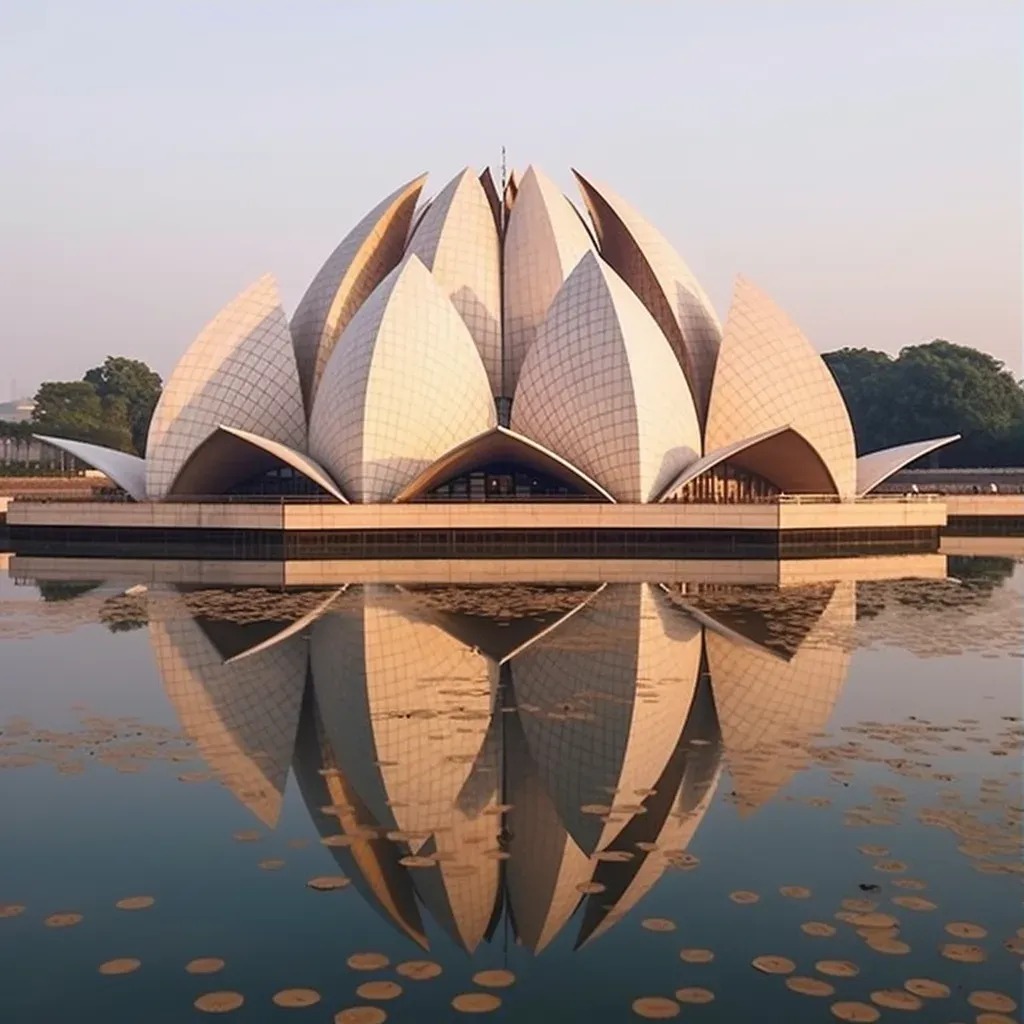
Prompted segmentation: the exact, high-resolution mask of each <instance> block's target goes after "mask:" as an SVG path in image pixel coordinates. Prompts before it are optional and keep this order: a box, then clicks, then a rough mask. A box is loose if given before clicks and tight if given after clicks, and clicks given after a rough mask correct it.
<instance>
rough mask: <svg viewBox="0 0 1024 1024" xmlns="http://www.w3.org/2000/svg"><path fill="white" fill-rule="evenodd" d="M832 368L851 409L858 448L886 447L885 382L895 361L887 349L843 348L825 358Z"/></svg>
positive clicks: (867, 449) (859, 450)
mask: <svg viewBox="0 0 1024 1024" xmlns="http://www.w3.org/2000/svg"><path fill="white" fill-rule="evenodd" d="M822 358H823V359H824V360H825V364H826V365H827V366H828V368H829V369H830V370H831V371H832V376H833V377H835V379H836V383H837V384H838V385H839V390H840V391H841V392H842V393H843V400H844V401H845V402H846V408H847V409H848V410H849V412H850V419H851V421H852V422H853V432H854V434H855V435H856V437H857V451H858V452H860V453H861V454H863V453H864V452H870V451H874V450H875V449H876V448H883V447H885V442H884V441H880V440H879V438H882V437H884V436H885V435H886V432H887V431H886V426H887V419H888V410H887V409H886V406H885V382H886V380H887V375H888V373H889V372H890V370H891V369H892V366H893V360H892V359H891V358H890V357H889V356H888V355H886V354H885V353H884V352H876V351H874V350H873V349H869V348H841V349H838V350H837V351H835V352H826V353H825V355H824V356H823V357H822Z"/></svg>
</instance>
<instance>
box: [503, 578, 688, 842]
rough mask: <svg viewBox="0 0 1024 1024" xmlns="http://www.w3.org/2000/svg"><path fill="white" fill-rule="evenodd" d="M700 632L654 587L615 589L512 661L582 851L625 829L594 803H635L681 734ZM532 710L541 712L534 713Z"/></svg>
mask: <svg viewBox="0 0 1024 1024" xmlns="http://www.w3.org/2000/svg"><path fill="white" fill-rule="evenodd" d="M700 654H701V631H700V627H699V626H697V624H696V623H695V622H694V621H693V620H692V619H690V618H689V617H687V616H685V615H683V614H681V613H680V612H678V611H676V610H674V609H673V608H672V607H671V606H670V605H669V603H668V601H667V599H666V597H665V596H664V595H663V594H662V593H660V591H655V590H654V589H653V588H652V587H651V586H650V585H649V584H639V585H627V584H621V585H610V586H608V587H606V588H605V589H604V590H603V591H602V592H601V593H600V594H598V595H597V596H596V597H595V598H593V599H592V600H591V601H590V602H589V603H588V604H587V605H586V606H585V607H584V608H583V609H581V610H580V611H579V612H578V613H577V614H576V615H574V616H573V617H572V618H571V619H570V620H569V621H568V622H566V623H565V624H564V625H563V626H561V627H560V628H559V629H557V630H554V631H552V632H551V633H550V634H548V635H547V636H546V637H545V638H544V639H542V640H541V641H539V642H537V643H535V644H533V645H532V646H531V647H530V648H529V649H528V650H526V651H525V652H524V653H523V654H522V655H520V656H519V657H517V658H516V660H515V662H514V664H513V669H512V671H513V682H514V687H515V694H516V700H517V703H518V704H519V706H520V709H521V710H520V715H521V717H522V721H523V730H524V733H525V735H526V740H527V744H528V746H529V748H530V752H531V756H532V757H533V759H534V760H535V761H536V763H537V766H538V770H539V772H540V774H541V777H542V778H543V779H544V782H545V785H546V786H547V789H548V793H549V794H550V796H551V799H552V801H553V802H554V804H555V806H556V807H557V808H558V811H559V814H560V815H561V817H562V820H563V822H564V823H565V827H566V828H567V829H568V831H569V833H570V834H571V835H572V837H573V839H574V840H575V841H576V843H577V844H578V845H579V846H580V848H581V849H582V850H583V851H584V852H585V853H588V854H589V853H593V852H594V851H596V850H600V849H602V848H604V847H605V846H606V845H607V844H608V843H609V842H610V841H611V840H612V839H613V838H614V836H615V834H616V833H617V832H618V831H619V829H620V828H621V827H622V821H621V819H620V816H619V815H615V816H613V817H614V818H615V819H617V820H612V821H610V822H607V823H602V822H601V821H600V819H599V817H598V816H596V815H593V814H584V813H583V812H582V810H581V808H582V807H583V806H585V805H588V804H598V805H601V804H612V803H619V804H626V805H629V804H634V803H638V802H639V801H640V799H641V797H640V796H639V795H638V793H639V792H641V791H644V790H647V789H649V788H650V787H651V786H653V785H654V782H655V781H656V780H657V778H658V777H659V776H660V775H661V773H662V771H663V769H664V767H665V764H666V762H667V761H668V759H669V757H670V756H671V754H672V751H673V749H674V748H675V745H676V741H677V740H678V738H679V734H680V732H681V731H682V726H683V722H684V720H685V718H686V714H687V711H688V709H689V707H690V702H691V700H692V698H693V693H694V687H695V686H696V681H697V672H698V669H699V665H700ZM532 708H536V710H535V711H534V710H531V709H532Z"/></svg>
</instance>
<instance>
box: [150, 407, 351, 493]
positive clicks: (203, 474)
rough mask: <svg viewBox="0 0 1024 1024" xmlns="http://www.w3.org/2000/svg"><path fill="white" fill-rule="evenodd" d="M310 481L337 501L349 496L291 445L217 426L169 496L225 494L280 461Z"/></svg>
mask: <svg viewBox="0 0 1024 1024" xmlns="http://www.w3.org/2000/svg"><path fill="white" fill-rule="evenodd" d="M282 463H283V464H284V465H286V466H291V468H292V469H294V470H295V471H296V472H298V473H301V474H302V475H303V476H304V477H307V478H308V479H310V480H312V481H313V483H315V484H317V485H318V486H320V487H322V488H323V489H324V490H325V491H326V492H327V493H328V494H330V495H332V496H333V497H335V498H337V499H338V501H344V502H345V503H346V504H347V503H348V499H347V498H346V497H345V495H344V494H342V493H341V491H340V490H339V488H338V485H337V484H336V483H335V482H334V481H333V480H332V479H331V477H330V474H329V473H328V472H327V471H326V470H325V469H324V468H323V467H322V466H321V465H320V464H319V463H317V462H316V461H315V460H314V459H311V458H310V457H309V456H308V455H304V454H303V453H302V452H297V451H296V450H295V449H294V448H289V447H288V446H287V445H284V444H281V443H280V442H278V441H271V440H270V439H269V438H266V437H259V436H258V435H257V434H250V433H249V432H248V431H245V430H236V429H235V428H234V427H224V426H220V427H218V428H217V429H216V430H215V431H214V432H213V433H212V434H211V435H210V436H209V437H208V438H207V439H206V440H205V441H204V442H203V443H202V444H201V445H200V446H199V447H198V448H197V449H196V450H195V451H194V452H193V453H192V454H191V456H189V459H188V461H187V462H186V463H185V465H184V466H182V467H181V470H180V471H179V473H178V475H177V476H176V477H175V478H174V483H173V484H171V488H170V490H169V491H168V494H169V495H174V496H175V497H180V496H182V495H188V494H224V493H226V492H228V491H229V490H231V488H232V487H234V485H235V484H237V483H241V482H242V481H243V480H248V479H250V478H251V477H253V476H256V475H257V474H258V473H265V472H266V471H267V470H269V469H273V468H274V467H275V466H279V465H281V464H282Z"/></svg>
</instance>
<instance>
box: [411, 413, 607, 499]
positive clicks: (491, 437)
mask: <svg viewBox="0 0 1024 1024" xmlns="http://www.w3.org/2000/svg"><path fill="white" fill-rule="evenodd" d="M499 458H506V459H509V460H510V461H513V462H516V463H521V464H522V465H524V466H530V467H531V468H533V469H536V470H539V471H540V472H544V473H550V474H551V475H552V476H554V477H556V478H558V479H560V480H562V481H563V482H564V483H565V484H567V485H569V486H572V487H578V488H579V489H580V490H582V491H583V492H584V493H585V494H588V495H590V496H591V497H597V498H604V499H605V500H606V501H612V502H614V501H615V499H614V498H613V497H612V496H611V495H610V494H609V493H608V492H607V491H606V490H605V489H604V488H603V487H602V486H601V485H600V484H599V483H597V481H596V480H591V479H590V477H588V476H587V475H586V473H582V472H580V470H578V469H577V468H576V467H575V466H573V465H572V463H570V462H567V461H566V460H565V459H563V458H562V457H561V456H560V455H556V454H555V452H552V451H549V450H548V449H547V448H545V447H544V446H543V445H540V444H537V442H536V441H531V440H530V439H529V438H528V437H523V436H522V435H521V434H517V433H515V432H514V431H512V430H509V429H508V428H506V427H494V428H493V429H492V430H488V431H487V432H486V433H483V434H478V435H477V436H476V437H472V438H470V439H469V440H468V441H466V442H464V443H463V444H461V445H459V446H458V447H456V448H453V449H452V450H451V451H449V452H445V453H444V455H442V456H441V458H439V459H438V460H437V461H436V462H434V463H432V464H431V465H429V466H428V467H427V468H426V469H425V470H423V472H422V473H420V475H419V476H418V477H416V479H415V480H413V481H412V482H410V483H409V484H408V485H407V486H406V487H404V488H403V489H402V491H401V493H400V494H399V495H398V496H397V497H396V498H395V501H414V500H415V499H416V498H418V497H420V496H422V495H424V494H426V493H428V492H429V491H431V490H433V489H434V488H435V487H438V486H440V485H441V484H442V483H444V482H445V481H446V480H451V479H452V478H453V477H456V476H459V475H461V474H463V473H469V472H471V471H472V470H473V469H475V468H476V467H477V466H482V465H485V464H486V463H488V462H492V461H494V460H496V459H499Z"/></svg>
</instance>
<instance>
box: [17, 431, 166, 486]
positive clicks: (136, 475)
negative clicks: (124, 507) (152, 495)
mask: <svg viewBox="0 0 1024 1024" xmlns="http://www.w3.org/2000/svg"><path fill="white" fill-rule="evenodd" d="M33 436H34V437H35V438H36V440H38V441H43V442H45V443H46V444H52V445H53V447H54V448H60V449H62V450H63V451H66V452H67V453H68V455H73V456H74V457H75V458H76V459H80V460H81V461H82V462H86V463H88V464H89V465H90V466H92V467H93V469H98V470H99V471H100V472H101V473H106V475H107V476H109V477H110V479H111V480H113V481H114V483H115V484H117V486H118V487H120V488H121V489H122V490H123V491H126V492H127V493H128V494H130V495H131V496H132V497H133V498H134V499H135V500H136V501H145V500H146V460H145V459H140V458H139V457H138V456H137V455H129V454H128V452H119V451H115V450H114V449H113V448H104V447H103V445H101V444H86V443H85V442H84V441H69V440H68V439H67V438H64V437H49V436H48V435H46V434H35V435H33Z"/></svg>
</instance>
